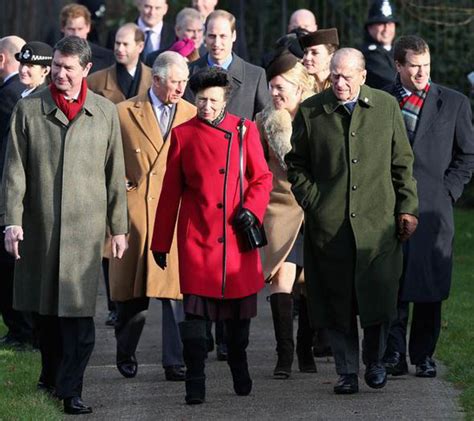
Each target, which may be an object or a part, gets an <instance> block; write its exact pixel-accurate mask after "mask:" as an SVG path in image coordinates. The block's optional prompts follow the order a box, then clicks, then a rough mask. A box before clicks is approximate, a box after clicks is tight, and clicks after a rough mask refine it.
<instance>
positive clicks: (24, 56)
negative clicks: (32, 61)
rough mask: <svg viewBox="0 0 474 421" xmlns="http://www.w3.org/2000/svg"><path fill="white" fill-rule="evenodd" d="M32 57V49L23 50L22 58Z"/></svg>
mask: <svg viewBox="0 0 474 421" xmlns="http://www.w3.org/2000/svg"><path fill="white" fill-rule="evenodd" d="M30 57H31V51H30V50H28V49H26V50H25V51H23V54H22V55H21V58H22V59H23V60H28V59H29V58H30Z"/></svg>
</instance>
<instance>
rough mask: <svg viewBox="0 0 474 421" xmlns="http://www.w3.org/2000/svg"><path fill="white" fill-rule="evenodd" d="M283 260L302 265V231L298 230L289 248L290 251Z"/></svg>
mask: <svg viewBox="0 0 474 421" xmlns="http://www.w3.org/2000/svg"><path fill="white" fill-rule="evenodd" d="M285 262H288V263H294V264H295V265H296V266H299V267H301V268H302V267H304V265H303V232H302V231H301V230H300V232H299V233H298V235H297V236H296V240H295V243H294V244H293V247H292V248H291V250H290V253H289V254H288V256H287V257H286V259H285Z"/></svg>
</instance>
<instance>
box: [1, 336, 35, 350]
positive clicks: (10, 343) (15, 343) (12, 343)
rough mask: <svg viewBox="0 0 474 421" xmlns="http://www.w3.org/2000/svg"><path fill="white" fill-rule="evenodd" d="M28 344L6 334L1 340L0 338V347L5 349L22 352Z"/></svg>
mask: <svg viewBox="0 0 474 421" xmlns="http://www.w3.org/2000/svg"><path fill="white" fill-rule="evenodd" d="M28 345H29V344H28V343H26V342H23V341H20V340H18V339H17V338H15V337H14V336H12V335H10V334H6V335H5V336H3V337H2V338H0V346H1V347H5V348H15V349H17V350H19V351H22V350H24V349H26V348H28Z"/></svg>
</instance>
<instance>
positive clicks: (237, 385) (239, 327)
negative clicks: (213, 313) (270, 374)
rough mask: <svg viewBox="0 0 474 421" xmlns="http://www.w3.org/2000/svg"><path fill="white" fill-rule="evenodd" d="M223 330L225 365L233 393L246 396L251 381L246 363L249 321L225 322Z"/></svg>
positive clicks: (250, 389)
mask: <svg viewBox="0 0 474 421" xmlns="http://www.w3.org/2000/svg"><path fill="white" fill-rule="evenodd" d="M225 329H226V333H227V364H228V365H229V367H230V371H231V373H232V380H233V382H234V391H235V393H236V394H237V395H239V396H247V395H248V394H250V392H251V391H252V379H251V378H250V373H249V367H248V362H247V346H248V344H249V332H250V319H243V320H226V321H225Z"/></svg>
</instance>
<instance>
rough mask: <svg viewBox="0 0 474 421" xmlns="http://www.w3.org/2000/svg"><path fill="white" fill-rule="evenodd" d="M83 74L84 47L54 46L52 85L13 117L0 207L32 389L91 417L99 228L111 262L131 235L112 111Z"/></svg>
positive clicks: (70, 41) (78, 42)
mask: <svg viewBox="0 0 474 421" xmlns="http://www.w3.org/2000/svg"><path fill="white" fill-rule="evenodd" d="M90 67H91V51H90V48H89V46H88V44H87V41H85V40H83V39H81V38H79V37H75V36H70V37H65V38H63V39H62V40H61V41H59V42H58V43H57V44H56V46H55V47H54V56H53V62H52V72H51V73H52V83H51V85H50V86H49V88H48V89H44V90H42V91H39V92H38V93H35V94H32V95H29V96H28V97H26V98H24V99H23V100H20V101H19V103H18V105H17V106H16V108H15V110H14V112H13V116H12V122H11V133H10V137H9V140H8V145H7V152H6V162H5V169H4V174H3V180H2V195H1V203H0V216H1V225H5V226H6V228H5V231H6V232H5V248H6V249H7V251H8V252H9V253H10V254H12V255H13V256H14V257H15V258H16V264H15V279H14V303H13V304H14V307H15V308H16V309H18V310H22V311H32V312H34V313H37V314H38V321H39V342H40V351H41V362H42V368H41V375H40V379H39V382H38V388H39V389H40V390H43V391H45V392H48V393H51V394H54V395H56V396H57V397H58V398H60V399H63V400H64V411H65V412H66V413H69V414H84V413H89V412H91V411H92V409H91V408H90V407H89V406H87V405H85V404H84V402H83V401H82V399H81V394H82V382H83V376H84V371H85V368H86V365H87V362H88V360H89V357H90V355H91V353H92V349H93V347H94V336H95V334H94V321H93V316H94V312H95V303H96V295H97V285H98V279H99V275H100V271H101V260H102V247H103V242H104V238H105V231H106V224H107V225H108V226H109V228H110V232H111V233H112V239H111V241H112V253H113V256H114V257H116V258H121V257H122V255H123V253H124V251H125V249H126V248H127V240H126V237H125V235H126V233H127V232H128V221H127V203H126V191H125V171H124V159H123V150H122V140H121V135H120V125H119V121H118V116H117V111H116V109H115V106H114V105H113V104H112V103H111V102H110V101H108V100H106V99H104V98H102V97H100V96H98V95H96V94H94V93H93V92H92V91H89V90H88V89H87V84H86V81H85V77H86V76H87V73H88V71H89V69H90Z"/></svg>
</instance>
